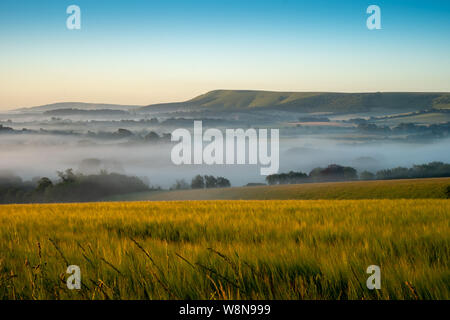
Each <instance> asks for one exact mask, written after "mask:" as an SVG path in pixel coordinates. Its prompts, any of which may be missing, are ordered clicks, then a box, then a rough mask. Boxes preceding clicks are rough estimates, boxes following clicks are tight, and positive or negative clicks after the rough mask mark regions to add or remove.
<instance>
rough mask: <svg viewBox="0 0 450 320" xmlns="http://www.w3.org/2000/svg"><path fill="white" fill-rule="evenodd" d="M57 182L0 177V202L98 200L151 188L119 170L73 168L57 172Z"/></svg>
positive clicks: (45, 179)
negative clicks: (79, 170) (90, 171)
mask: <svg viewBox="0 0 450 320" xmlns="http://www.w3.org/2000/svg"><path fill="white" fill-rule="evenodd" d="M58 176H59V180H58V181H57V182H56V183H54V182H53V181H52V180H50V179H49V178H47V177H43V178H40V179H38V180H35V181H32V182H23V181H22V179H20V177H15V176H11V175H10V176H7V177H3V178H1V179H0V203H49V202H86V201H98V200H100V199H101V198H103V197H107V196H111V195H117V194H126V193H132V192H141V191H148V190H150V188H149V187H148V186H147V185H146V184H145V183H144V182H143V181H142V180H141V179H139V178H138V177H130V176H126V175H123V174H118V173H107V172H106V171H102V172H100V173H99V174H92V175H84V174H81V173H74V172H73V170H72V169H67V170H66V171H64V172H58Z"/></svg>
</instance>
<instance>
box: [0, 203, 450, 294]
mask: <svg viewBox="0 0 450 320" xmlns="http://www.w3.org/2000/svg"><path fill="white" fill-rule="evenodd" d="M449 219H450V201H448V200H439V199H427V200H269V201H188V202H184V201H179V202H122V203H119V202H117V203H89V204H53V205H4V206H0V224H1V229H0V239H1V241H0V252H1V253H2V255H1V258H0V298H1V299H449V298H450V288H449V283H450V282H449V281H450V272H449V268H448V265H449V256H450V250H449V242H450V228H449ZM68 265H78V266H79V267H80V268H81V277H82V284H83V285H82V288H81V290H73V291H72V290H68V289H67V287H66V283H65V281H66V279H67V277H68V275H67V274H66V273H65V272H66V268H67V266H68ZM369 265H379V266H380V267H381V289H380V290H369V289H367V287H366V279H367V277H368V276H369V275H368V274H366V269H367V267H368V266H369Z"/></svg>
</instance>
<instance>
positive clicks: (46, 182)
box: [36, 177, 53, 193]
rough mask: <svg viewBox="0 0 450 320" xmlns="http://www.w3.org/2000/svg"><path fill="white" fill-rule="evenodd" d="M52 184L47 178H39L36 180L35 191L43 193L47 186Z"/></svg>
mask: <svg viewBox="0 0 450 320" xmlns="http://www.w3.org/2000/svg"><path fill="white" fill-rule="evenodd" d="M52 186H53V182H52V181H51V180H50V179H49V178H46V177H44V178H41V179H39V181H38V184H37V187H36V192H39V193H43V192H45V190H46V189H47V188H49V187H52Z"/></svg>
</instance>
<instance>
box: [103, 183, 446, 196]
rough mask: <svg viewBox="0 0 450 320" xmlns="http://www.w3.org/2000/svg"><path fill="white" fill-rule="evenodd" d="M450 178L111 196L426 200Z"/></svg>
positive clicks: (437, 193) (440, 191) (441, 192)
mask: <svg viewBox="0 0 450 320" xmlns="http://www.w3.org/2000/svg"><path fill="white" fill-rule="evenodd" d="M448 186H450V178H433V179H405V180H379V181H356V182H329V183H309V184H297V185H278V186H258V187H235V188H225V189H206V190H183V191H166V192H161V191H158V192H143V193H134V194H129V195H122V196H115V197H109V198H107V199H105V200H112V201H138V200H153V201H158V200H160V201H165V200H272V199H273V200H275V199H304V200H306V199H420V198H422V199H425V198H446V193H445V191H446V188H447V187H448Z"/></svg>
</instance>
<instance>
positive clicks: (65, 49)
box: [0, 0, 450, 109]
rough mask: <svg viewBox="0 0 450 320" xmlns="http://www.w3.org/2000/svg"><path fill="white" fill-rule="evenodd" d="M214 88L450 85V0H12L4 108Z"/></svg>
mask: <svg viewBox="0 0 450 320" xmlns="http://www.w3.org/2000/svg"><path fill="white" fill-rule="evenodd" d="M72 4H76V5H78V6H79V7H80V8H81V30H68V29H67V28H66V19H67V17H68V16H69V15H68V14H66V8H67V7H68V6H69V5H72ZM371 4H376V5H378V6H379V7H380V8H381V26H382V29H381V30H368V29H367V27H366V19H367V17H368V16H369V14H367V13H366V9H367V7H368V6H369V5H371ZM214 89H261V90H277V91H344V92H359V91H364V92H366V91H450V1H447V0H444V1H433V0H421V1H415V0H403V1H401V0H388V1H379V0H373V1H372V0H370V1H360V0H352V1H338V0H336V1H325V0H313V1H300V0H296V1H294V0H284V1H283V0H277V1H264V0H220V1H216V0H210V1H196V0H192V1H188V0H185V1H176V0H145V1H144V0H141V1H139V0H128V1H116V0H114V1H112V0H108V1H99V0H95V1H94V0H71V1H65V0H53V1H49V0H47V1H45V0H40V1H31V0H30V1H23V0H1V1H0V109H12V108H17V107H23V106H33V105H40V104H47V103H53V102H61V101H83V102H104V103H120V104H141V105H146V104H151V103H158V102H170V101H180V100H185V99H189V98H192V97H194V96H196V95H198V94H201V93H204V92H207V91H209V90H214Z"/></svg>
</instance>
